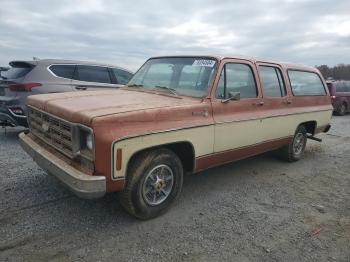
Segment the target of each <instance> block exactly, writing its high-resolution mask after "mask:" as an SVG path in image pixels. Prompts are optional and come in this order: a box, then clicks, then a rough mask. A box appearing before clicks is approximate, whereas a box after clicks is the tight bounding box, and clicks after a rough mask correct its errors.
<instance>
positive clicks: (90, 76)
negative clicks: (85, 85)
mask: <svg viewBox="0 0 350 262" xmlns="http://www.w3.org/2000/svg"><path fill="white" fill-rule="evenodd" d="M74 78H75V79H77V80H80V81H86V82H94V83H107V84H110V83H111V78H110V76H109V72H108V68H107V67H101V66H87V65H78V66H77V73H76V75H75V77H74Z"/></svg>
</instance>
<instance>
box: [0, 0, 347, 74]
mask: <svg viewBox="0 0 350 262" xmlns="http://www.w3.org/2000/svg"><path fill="white" fill-rule="evenodd" d="M188 53H196V54H210V53H212V54H228V55H234V54H240V55H249V56H256V57H264V58H272V59H277V60H282V61H290V62H297V63H304V64H308V65H320V64H329V65H334V64H338V63H350V1H349V0H333V1H329V0H285V1H284V0H260V1H247V0H246V1H238V0H235V1H233V0H231V1H230V0H228V1H224V0H221V1H218V0H216V1H211V0H174V1H165V0H163V1H148V0H144V1H134V0H127V1H122V0H119V1H118V0H110V1H107V0H106V1H103V0H77V1H74V0H59V1H54V0H51V1H46V0H32V1H31V0H22V1H20V0H1V1H0V65H7V64H8V62H9V61H11V60H14V59H26V60H28V59H31V58H32V57H33V56H36V57H39V58H65V59H80V60H88V61H98V62H106V63H111V64H116V65H120V66H124V67H127V68H129V69H132V70H135V69H137V68H138V67H139V66H140V65H141V64H142V63H143V62H144V61H145V59H147V58H148V57H150V56H155V55H168V54H188Z"/></svg>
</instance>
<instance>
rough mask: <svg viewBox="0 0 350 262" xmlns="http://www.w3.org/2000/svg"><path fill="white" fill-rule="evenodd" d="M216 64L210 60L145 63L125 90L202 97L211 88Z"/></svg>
mask: <svg viewBox="0 0 350 262" xmlns="http://www.w3.org/2000/svg"><path fill="white" fill-rule="evenodd" d="M215 65H216V61H215V60H214V59H211V58H198V57H197V58H196V57H193V58H192V57H176V58H155V59H150V60H148V61H147V62H146V63H145V64H144V65H143V66H142V67H141V68H140V70H139V71H138V72H137V73H136V74H135V75H134V77H133V78H132V79H131V80H130V82H129V84H128V86H129V87H130V86H131V87H143V88H146V89H161V90H164V91H169V92H171V93H173V94H178V95H185V96H192V97H204V96H206V95H207V93H208V87H209V85H210V84H211V81H212V78H213V75H214V71H215Z"/></svg>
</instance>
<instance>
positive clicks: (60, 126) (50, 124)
mask: <svg viewBox="0 0 350 262" xmlns="http://www.w3.org/2000/svg"><path fill="white" fill-rule="evenodd" d="M28 122H29V127H30V131H31V132H32V134H33V135H35V136H36V137H38V138H40V139H41V140H43V141H44V142H45V143H47V144H49V145H50V146H52V147H54V148H55V149H57V150H58V151H60V152H61V153H63V154H65V155H66V156H68V157H70V158H74V157H75V155H76V154H75V153H74V151H75V148H74V144H73V125H72V124H71V123H69V122H67V121H65V120H63V119H60V118H58V117H55V116H52V115H50V114H48V113H45V112H42V111H40V110H38V109H35V108H33V107H28Z"/></svg>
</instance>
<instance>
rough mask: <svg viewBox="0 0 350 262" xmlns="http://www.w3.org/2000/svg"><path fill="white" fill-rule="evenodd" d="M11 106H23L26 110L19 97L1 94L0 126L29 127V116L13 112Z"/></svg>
mask: <svg viewBox="0 0 350 262" xmlns="http://www.w3.org/2000/svg"><path fill="white" fill-rule="evenodd" d="M11 107H16V108H21V109H22V110H23V112H25V108H24V107H23V106H21V105H20V102H19V99H18V98H13V97H7V96H0V126H12V127H13V126H24V127H28V122H27V117H26V116H25V115H17V114H15V113H13V112H12V111H11V110H10V108H11Z"/></svg>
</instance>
